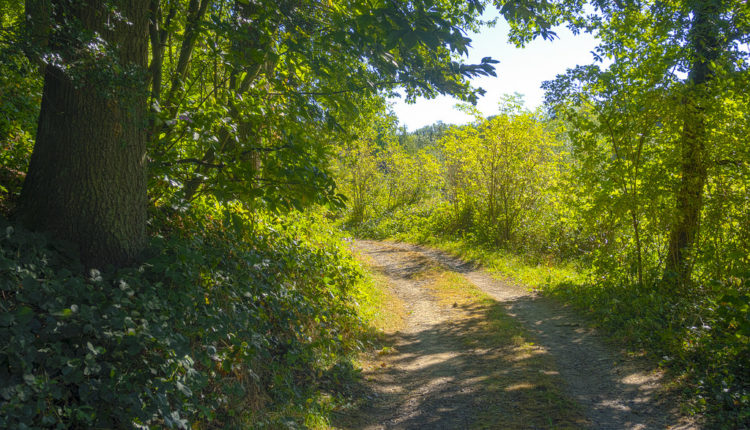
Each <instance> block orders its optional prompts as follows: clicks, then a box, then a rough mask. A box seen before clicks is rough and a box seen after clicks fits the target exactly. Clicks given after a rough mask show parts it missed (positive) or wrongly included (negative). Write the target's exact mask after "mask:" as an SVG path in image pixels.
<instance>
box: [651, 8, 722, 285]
mask: <svg viewBox="0 0 750 430" xmlns="http://www.w3.org/2000/svg"><path fill="white" fill-rule="evenodd" d="M718 22H719V16H718V12H717V8H716V5H715V4H712V3H711V2H709V1H705V0H701V1H696V4H695V7H694V10H693V22H692V26H691V29H690V45H691V47H692V48H693V55H694V59H693V61H692V65H691V69H690V73H689V74H688V79H687V86H688V88H687V94H686V96H685V102H684V105H685V112H684V119H683V121H684V124H683V128H682V137H681V142H680V143H681V146H682V163H681V173H682V179H681V181H680V185H679V188H678V189H677V194H676V208H675V223H674V224H673V226H672V231H671V232H670V238H669V252H668V254H667V261H666V268H665V273H664V279H665V281H668V282H675V281H676V282H677V283H678V284H680V285H683V284H685V283H687V282H689V281H690V277H691V272H692V267H693V254H694V249H693V248H694V245H695V243H696V241H697V238H698V234H699V232H700V217H701V211H702V209H703V188H704V185H705V183H706V179H707V176H708V169H707V165H706V158H707V156H706V139H707V137H708V135H707V130H706V121H705V117H704V116H705V110H706V106H705V103H707V100H708V95H707V94H706V85H707V84H709V83H710V82H711V81H712V79H713V71H712V70H711V63H712V61H714V60H715V59H716V58H717V57H718V52H719V49H720V46H719V45H720V43H719V41H718V28H717V25H718Z"/></svg>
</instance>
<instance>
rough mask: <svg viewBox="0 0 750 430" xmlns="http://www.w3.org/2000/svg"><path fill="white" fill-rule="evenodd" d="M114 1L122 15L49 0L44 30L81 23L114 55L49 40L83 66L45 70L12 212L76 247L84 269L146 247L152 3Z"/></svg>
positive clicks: (92, 3) (92, 0)
mask: <svg viewBox="0 0 750 430" xmlns="http://www.w3.org/2000/svg"><path fill="white" fill-rule="evenodd" d="M114 4H115V6H116V12H119V17H118V14H117V13H113V11H112V10H111V9H110V8H109V6H110V3H109V2H106V1H105V0H89V1H87V2H68V1H65V0H61V1H53V2H52V5H53V15H52V21H51V22H50V24H58V25H60V26H68V27H66V28H68V29H70V28H71V27H70V26H71V23H75V22H76V21H77V22H78V23H79V24H80V26H81V27H82V28H83V29H85V30H87V31H94V32H96V33H98V34H99V36H100V37H101V38H102V39H103V40H104V41H106V42H107V44H108V45H109V46H110V47H112V48H114V51H113V52H114V54H112V53H110V54H104V55H99V53H101V52H103V51H101V50H100V51H98V52H91V51H88V52H87V51H86V49H84V48H83V47H82V46H67V45H66V44H70V43H71V42H70V39H69V38H66V37H62V36H60V35H59V34H52V36H51V39H50V47H51V48H52V49H56V50H59V51H60V52H61V58H62V59H63V62H64V64H68V65H69V64H72V63H74V62H77V63H78V64H82V65H80V66H77V65H73V66H72V67H71V68H70V69H68V70H66V71H63V70H62V69H61V68H60V67H56V66H55V65H48V66H47V67H46V70H45V81H44V92H43V96H42V106H41V112H40V116H39V125H38V129H37V140H36V145H35V146H34V152H33V154H32V157H31V164H30V166H29V171H28V175H27V177H26V181H25V183H24V187H23V191H22V193H21V201H20V205H19V209H18V216H19V218H20V219H21V221H22V222H24V223H25V224H26V225H27V226H28V227H30V228H32V229H35V230H41V231H46V232H49V233H51V234H52V235H53V236H54V237H56V238H59V239H64V240H68V241H72V242H74V243H76V244H77V245H78V246H79V248H80V253H81V258H82V261H83V262H84V264H86V265H88V266H103V265H106V264H114V265H117V266H121V265H125V264H128V263H130V262H132V261H133V259H134V258H135V257H136V256H137V254H138V253H139V252H140V251H141V250H142V248H143V246H144V244H145V242H146V232H145V228H146V202H147V200H146V157H145V156H146V134H145V132H146V127H147V121H146V112H147V109H146V107H147V88H146V81H145V79H144V78H145V76H146V75H145V66H146V62H147V57H148V50H147V43H148V39H147V35H148V12H149V8H148V6H149V3H148V1H147V0H130V1H119V2H118V1H116V2H114ZM28 12H29V13H33V11H28ZM81 34H83V32H81ZM67 35H68V36H69V35H70V32H68V33H67ZM87 43H88V42H84V43H83V44H84V45H86V44H87Z"/></svg>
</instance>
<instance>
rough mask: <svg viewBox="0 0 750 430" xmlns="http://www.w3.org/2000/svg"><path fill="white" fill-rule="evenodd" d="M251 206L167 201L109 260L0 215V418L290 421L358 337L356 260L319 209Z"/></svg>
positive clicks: (59, 423) (122, 423) (80, 423)
mask: <svg viewBox="0 0 750 430" xmlns="http://www.w3.org/2000/svg"><path fill="white" fill-rule="evenodd" d="M255 217H256V218H255V220H254V221H253V222H250V221H249V220H248V219H247V218H246V217H244V216H243V215H242V214H241V213H240V212H239V211H237V210H226V211H225V212H224V213H223V214H221V213H220V212H218V211H216V210H213V215H212V213H211V212H210V211H209V213H203V214H200V216H198V215H196V216H190V215H185V214H171V215H170V216H169V218H170V222H171V224H170V225H173V226H175V225H179V226H180V230H179V231H178V232H176V233H175V234H172V236H171V237H160V236H159V235H156V237H155V238H154V240H153V243H152V244H151V247H150V248H149V251H148V253H149V255H148V256H146V258H145V260H144V262H143V264H141V265H140V266H139V267H134V268H129V269H124V270H119V271H112V270H107V269H102V270H96V269H91V270H87V271H84V268H83V267H81V266H79V265H77V263H75V261H77V259H76V258H75V255H74V253H73V252H72V251H71V250H69V249H65V248H64V246H63V245H60V244H57V243H54V242H50V241H48V240H47V239H45V238H44V237H43V236H41V235H38V234H33V233H29V232H27V231H25V230H23V229H21V228H18V227H15V226H11V225H10V224H9V223H8V222H6V221H4V220H3V221H1V224H0V233H2V235H1V236H0V270H1V271H0V276H1V278H0V279H1V280H2V284H1V285H2V290H1V293H2V296H3V301H2V302H0V307H1V308H2V309H0V339H3V342H2V344H0V428H70V427H97V428H115V427H116V428H123V427H134V426H135V427H149V426H157V427H170V428H182V427H187V426H188V425H193V424H195V423H200V422H203V423H204V424H203V425H201V426H203V427H213V428H215V427H236V426H247V425H251V424H252V425H260V424H262V423H263V422H266V423H273V422H277V423H281V422H288V423H294V422H300V423H302V422H304V420H305V419H306V417H305V413H304V411H305V410H309V409H310V408H311V405H310V402H311V401H313V400H314V398H313V397H310V396H311V392H313V391H314V390H315V389H316V387H319V386H320V384H321V383H325V380H324V379H325V378H330V377H331V370H330V369H334V371H335V369H336V368H344V369H345V368H347V366H346V364H345V363H346V359H347V353H348V352H350V351H352V350H353V348H354V347H355V346H356V345H357V342H358V337H357V335H358V333H359V330H360V328H361V327H362V324H361V321H360V320H359V317H358V316H357V313H356V308H355V302H354V297H355V296H356V291H355V287H356V284H357V281H358V279H359V277H360V272H359V268H358V266H356V265H355V263H354V262H353V260H352V259H351V258H350V257H348V256H347V254H346V253H345V252H343V251H342V249H340V248H339V246H340V245H339V244H338V243H340V242H339V241H337V240H336V239H334V238H335V237H336V235H335V234H333V233H332V232H331V231H328V230H326V228H325V223H323V222H322V220H320V219H315V220H311V219H309V218H303V217H301V216H293V218H294V219H291V220H290V219H280V218H275V217H272V216H263V215H258V214H256V215H255ZM200 220H206V221H200ZM177 233H179V234H177ZM334 373H335V372H334ZM329 385H330V384H329ZM312 406H315V405H312ZM290 425H291V424H290Z"/></svg>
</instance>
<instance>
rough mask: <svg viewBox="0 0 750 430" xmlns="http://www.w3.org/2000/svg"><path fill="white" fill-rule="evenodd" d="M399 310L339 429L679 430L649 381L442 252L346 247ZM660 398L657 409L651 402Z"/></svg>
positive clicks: (543, 305)
mask: <svg viewBox="0 0 750 430" xmlns="http://www.w3.org/2000/svg"><path fill="white" fill-rule="evenodd" d="M354 247H355V250H356V251H357V252H359V253H361V254H362V255H365V256H366V257H367V260H368V262H369V264H371V265H373V266H374V268H376V269H377V270H379V271H381V272H382V273H383V275H384V276H385V277H386V279H387V281H388V282H389V283H390V284H391V288H392V289H393V291H394V292H395V294H396V295H397V296H398V298H399V299H400V300H401V301H402V302H403V305H404V309H405V310H406V313H407V317H406V321H405V324H404V327H403V328H402V329H401V330H398V331H394V332H392V333H387V339H386V344H387V345H389V346H388V347H386V348H384V350H383V351H381V354H375V355H373V357H371V358H370V359H369V360H367V364H366V367H365V371H364V376H365V380H366V385H367V389H368V390H369V393H370V394H369V397H370V398H369V400H368V401H367V402H365V404H364V405H363V407H362V408H361V409H360V411H359V413H358V414H356V416H348V417H346V419H344V420H342V421H341V423H338V424H337V423H334V424H335V425H337V426H339V427H342V428H365V429H391V428H404V429H406V428H414V429H417V428H429V429H439V428H443V429H456V428H498V429H499V428H502V429H535V428H538V429H552V428H556V429H565V428H571V429H572V428H595V429H651V428H653V429H666V428H671V429H689V428H695V427H694V426H693V425H692V424H690V423H687V422H681V421H680V419H679V417H678V416H677V414H676V413H675V411H674V410H673V408H671V407H668V406H667V404H666V403H667V402H666V401H665V400H664V399H659V393H660V385H659V379H660V375H659V374H658V373H656V372H653V371H647V370H644V369H643V368H642V367H639V365H638V364H635V363H633V362H631V361H629V360H625V359H624V358H623V357H622V356H620V355H619V354H617V353H615V352H613V351H610V350H609V349H608V348H607V347H606V345H605V344H604V343H603V342H602V341H601V340H600V339H599V338H598V337H597V335H596V333H595V332H594V331H592V330H590V329H588V328H586V326H585V325H584V324H583V323H582V322H581V321H580V320H578V319H577V318H576V316H574V315H573V314H571V313H570V312H568V311H566V310H565V309H563V308H561V307H560V306H558V305H556V304H554V303H552V302H550V301H549V300H547V299H544V298H540V297H537V296H535V295H534V294H532V293H529V292H528V291H526V290H525V289H523V288H520V287H518V286H515V285H511V284H509V283H506V282H503V281H499V280H496V279H493V278H492V277H490V276H489V275H488V274H486V273H485V272H484V271H482V270H480V269H477V268H475V267H473V266H472V265H470V264H466V263H464V262H462V261H459V260H457V259H455V258H452V257H450V256H448V255H446V254H444V253H441V252H438V251H435V250H431V249H426V248H421V247H417V246H413V245H408V244H399V243H390V242H373V241H357V242H355V245H354ZM660 400H661V401H660Z"/></svg>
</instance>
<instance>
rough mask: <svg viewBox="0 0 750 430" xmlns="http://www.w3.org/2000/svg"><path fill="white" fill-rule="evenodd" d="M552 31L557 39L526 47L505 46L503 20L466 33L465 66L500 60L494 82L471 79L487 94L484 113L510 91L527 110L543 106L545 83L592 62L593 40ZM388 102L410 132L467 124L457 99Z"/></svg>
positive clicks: (481, 105) (490, 111) (481, 102)
mask: <svg viewBox="0 0 750 430" xmlns="http://www.w3.org/2000/svg"><path fill="white" fill-rule="evenodd" d="M490 17H491V15H490ZM554 30H555V32H556V33H557V36H558V38H556V39H555V40H554V41H548V40H543V39H541V38H539V39H537V40H534V41H533V42H531V43H530V44H528V45H527V46H526V47H525V48H516V47H515V46H513V45H512V44H510V43H508V42H507V40H508V25H507V23H506V22H505V21H504V20H502V19H501V20H500V21H499V22H498V24H497V25H496V26H495V27H494V28H483V29H482V31H481V32H480V33H479V34H468V35H467V36H468V37H470V38H471V39H472V48H471V49H470V50H469V59H468V62H469V63H479V61H480V60H481V59H482V57H492V58H494V59H495V60H499V61H500V64H496V65H495V71H496V72H497V77H496V78H494V77H485V78H478V79H474V80H472V83H473V84H474V86H478V87H482V88H484V89H485V90H487V94H485V95H484V97H482V98H481V99H480V100H479V103H478V104H477V107H478V108H479V110H480V111H481V112H482V113H483V114H485V115H492V114H495V113H497V111H498V109H497V107H498V102H499V100H500V97H501V96H502V95H503V94H511V93H514V92H518V93H521V94H523V95H524V100H525V101H526V107H528V108H530V109H534V108H536V107H538V106H541V105H542V103H543V102H544V91H543V90H542V89H541V88H540V86H541V85H542V82H543V81H546V80H551V79H554V78H555V76H557V75H558V74H561V73H564V72H565V70H566V69H568V68H572V67H575V66H576V65H579V64H591V63H592V62H593V57H592V55H591V51H593V50H594V48H595V47H596V39H595V38H594V37H593V36H591V35H588V34H579V35H573V34H572V33H571V32H570V31H569V30H568V29H566V28H564V27H560V28H555V29H554ZM392 101H393V102H394V104H393V110H394V112H395V113H396V115H397V116H398V118H399V121H400V122H401V124H402V125H406V127H407V128H408V129H409V130H410V131H413V130H416V129H418V128H420V127H424V126H425V125H429V124H433V123H435V122H437V121H443V122H445V123H448V124H465V123H467V122H470V121H471V117H469V116H468V115H466V114H464V113H461V112H458V111H457V110H455V109H454V105H455V104H456V103H457V101H456V100H455V99H453V98H451V97H446V96H441V97H438V98H436V99H432V100H425V99H419V100H418V101H417V102H416V104H412V105H407V104H406V103H405V102H404V101H403V99H393V100H392Z"/></svg>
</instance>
